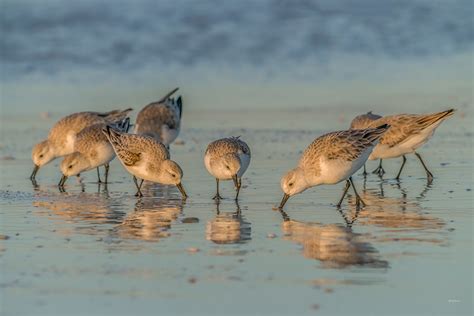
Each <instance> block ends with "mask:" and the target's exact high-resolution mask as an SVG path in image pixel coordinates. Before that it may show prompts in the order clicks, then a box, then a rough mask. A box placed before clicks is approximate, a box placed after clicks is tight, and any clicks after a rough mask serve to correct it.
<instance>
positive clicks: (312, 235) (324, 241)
mask: <svg viewBox="0 0 474 316" xmlns="http://www.w3.org/2000/svg"><path fill="white" fill-rule="evenodd" d="M280 212H281V213H282V216H283V223H282V226H281V227H282V231H283V233H284V234H285V237H284V239H286V240H290V241H293V242H296V243H298V244H301V245H302V246H303V256H304V257H306V258H310V259H316V260H319V261H320V262H321V263H322V266H323V267H325V268H336V269H344V268H349V267H353V266H366V267H371V268H388V267H389V263H388V262H387V261H385V260H382V259H380V257H379V255H378V251H377V250H376V249H375V248H374V247H373V246H372V245H371V244H369V243H368V242H367V241H366V240H367V239H368V238H367V235H362V234H357V233H354V232H352V229H351V228H350V227H345V226H342V225H339V224H329V225H323V224H320V223H310V222H308V223H305V222H299V221H294V220H291V219H290V218H289V217H288V215H287V214H286V213H285V212H284V211H280Z"/></svg>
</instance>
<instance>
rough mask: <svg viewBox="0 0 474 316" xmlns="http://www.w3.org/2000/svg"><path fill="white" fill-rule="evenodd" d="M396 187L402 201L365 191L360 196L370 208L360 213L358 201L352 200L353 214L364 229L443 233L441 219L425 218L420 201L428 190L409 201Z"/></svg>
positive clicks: (398, 186)
mask: <svg viewBox="0 0 474 316" xmlns="http://www.w3.org/2000/svg"><path fill="white" fill-rule="evenodd" d="M394 187H395V188H397V189H398V190H400V192H401V197H398V198H395V197H388V196H385V194H384V193H383V192H381V191H379V190H377V189H365V190H363V191H362V193H361V196H362V198H364V201H366V203H367V206H366V207H365V208H363V209H361V210H358V209H357V207H356V203H355V202H356V200H355V198H354V197H353V196H350V197H349V209H350V213H351V214H356V213H358V216H357V217H358V223H359V224H361V225H376V226H382V227H386V228H406V229H440V228H443V227H444V226H445V223H444V221H443V220H442V219H440V218H437V217H434V216H430V215H425V214H423V208H422V207H421V205H420V200H421V199H422V198H423V197H424V195H425V194H426V192H427V191H428V190H429V187H426V188H425V189H424V190H423V191H422V192H421V193H420V194H419V196H418V197H416V198H409V197H408V193H407V191H406V190H405V189H403V188H401V187H400V185H399V184H395V185H394Z"/></svg>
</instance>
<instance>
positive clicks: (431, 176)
mask: <svg viewBox="0 0 474 316" xmlns="http://www.w3.org/2000/svg"><path fill="white" fill-rule="evenodd" d="M415 155H416V156H417V157H418V159H420V162H421V164H422V165H423V168H425V171H426V176H427V177H428V184H431V182H433V174H432V173H431V172H430V171H429V170H428V168H427V167H426V165H425V162H424V161H423V159H421V156H420V154H419V153H417V152H416V151H415Z"/></svg>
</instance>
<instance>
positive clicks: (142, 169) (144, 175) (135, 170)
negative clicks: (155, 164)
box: [124, 162, 158, 182]
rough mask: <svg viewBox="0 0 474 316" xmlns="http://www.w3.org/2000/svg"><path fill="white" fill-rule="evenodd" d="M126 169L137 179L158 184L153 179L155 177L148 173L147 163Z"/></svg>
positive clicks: (126, 167)
mask: <svg viewBox="0 0 474 316" xmlns="http://www.w3.org/2000/svg"><path fill="white" fill-rule="evenodd" d="M124 167H125V169H127V171H128V172H129V173H131V174H132V175H134V176H135V177H137V178H139V179H143V180H147V181H152V182H158V181H156V179H155V178H154V177H153V175H152V174H151V173H150V172H149V171H148V169H147V165H146V163H144V162H142V163H140V164H138V165H133V166H126V165H124Z"/></svg>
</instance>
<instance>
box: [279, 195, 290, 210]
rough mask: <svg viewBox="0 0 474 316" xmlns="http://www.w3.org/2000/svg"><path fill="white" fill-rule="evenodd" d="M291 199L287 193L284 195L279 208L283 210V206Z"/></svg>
mask: <svg viewBox="0 0 474 316" xmlns="http://www.w3.org/2000/svg"><path fill="white" fill-rule="evenodd" d="M289 198H290V195H289V194H286V193H285V195H283V199H281V203H280V206H279V207H278V208H279V209H280V210H281V209H283V206H285V203H286V201H288V199H289Z"/></svg>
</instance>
